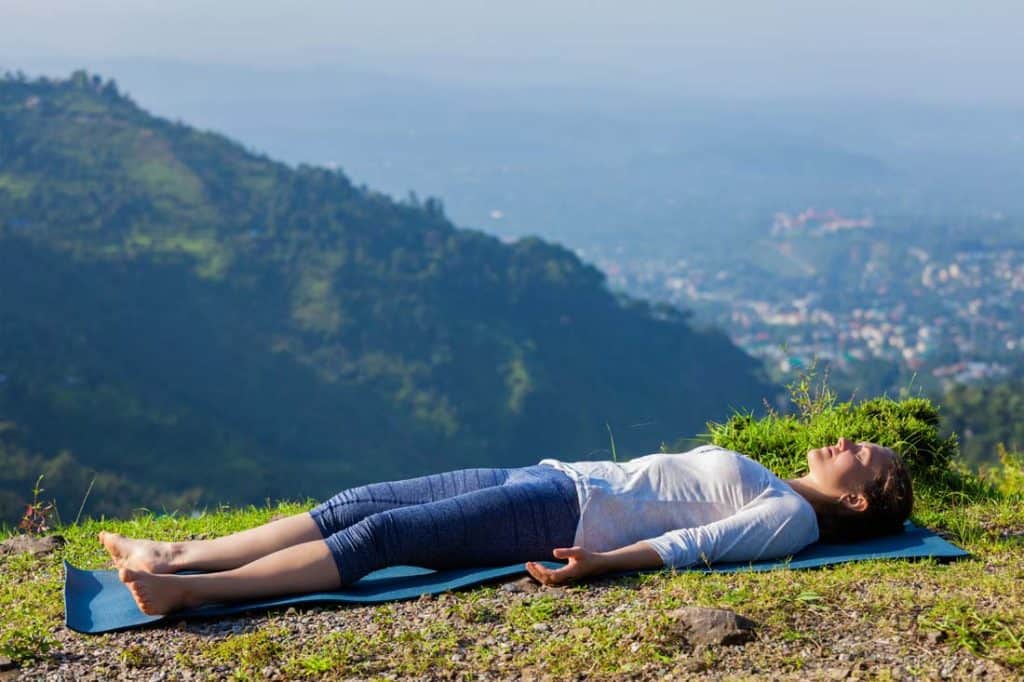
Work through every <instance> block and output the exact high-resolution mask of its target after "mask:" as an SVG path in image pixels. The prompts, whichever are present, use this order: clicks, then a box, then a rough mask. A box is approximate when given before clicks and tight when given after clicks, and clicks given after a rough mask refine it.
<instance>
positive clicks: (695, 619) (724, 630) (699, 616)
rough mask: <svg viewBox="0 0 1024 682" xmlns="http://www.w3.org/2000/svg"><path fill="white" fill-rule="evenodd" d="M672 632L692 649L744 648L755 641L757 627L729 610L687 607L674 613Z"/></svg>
mask: <svg viewBox="0 0 1024 682" xmlns="http://www.w3.org/2000/svg"><path fill="white" fill-rule="evenodd" d="M667 615H668V616H669V618H670V619H671V620H672V624H671V626H670V627H671V629H672V630H673V631H674V633H675V634H676V635H677V636H679V637H680V638H682V639H684V640H686V641H687V642H688V643H689V644H690V645H691V646H692V645H706V644H744V643H746V642H749V641H750V640H752V639H754V628H756V627H757V625H756V624H755V623H754V622H753V621H752V620H750V619H749V618H745V617H743V616H740V615H738V614H736V613H735V612H733V611H730V610H729V609H709V608H703V607H699V606H684V607H683V608H680V609H675V610H674V611H670V612H669V613H668V614H667Z"/></svg>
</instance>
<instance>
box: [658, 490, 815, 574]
mask: <svg viewBox="0 0 1024 682" xmlns="http://www.w3.org/2000/svg"><path fill="white" fill-rule="evenodd" d="M817 539H818V524H817V520H816V519H815V518H814V513H813V511H810V510H809V509H804V508H803V507H801V505H800V503H799V502H798V501H797V500H795V499H793V498H792V497H784V496H779V497H776V496H772V497H768V498H765V499H759V500H755V501H754V502H752V503H751V504H749V505H747V506H746V507H744V508H743V509H740V510H739V511H738V512H736V513H735V514H733V515H732V516H729V517H727V518H724V519H721V520H720V521H714V522H712V523H708V524H706V525H703V526H696V527H694V528H679V529H676V530H670V531H668V532H666V533H663V534H662V535H659V536H657V537H655V538H651V539H648V540H645V541H644V542H646V543H647V544H649V545H650V546H651V547H653V548H654V551H655V552H657V553H658V556H660V557H661V560H662V562H664V564H665V566H666V567H671V568H684V567H686V566H691V565H693V564H696V563H708V564H711V563H715V562H718V561H734V562H747V561H757V560H759V559H774V558H778V557H784V556H788V555H790V554H794V553H796V552H798V551H800V550H801V549H803V548H804V547H806V546H807V545H809V544H811V543H812V542H815V541H816V540H817Z"/></svg>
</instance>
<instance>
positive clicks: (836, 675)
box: [821, 668, 850, 680]
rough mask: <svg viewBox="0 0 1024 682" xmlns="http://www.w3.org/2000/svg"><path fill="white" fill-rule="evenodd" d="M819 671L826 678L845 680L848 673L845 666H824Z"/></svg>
mask: <svg viewBox="0 0 1024 682" xmlns="http://www.w3.org/2000/svg"><path fill="white" fill-rule="evenodd" d="M821 672H822V676H823V677H824V678H825V679H826V680H845V679H846V677H847V676H848V675H849V674H850V671H849V670H848V669H846V668H825V669H824V670H822V671H821Z"/></svg>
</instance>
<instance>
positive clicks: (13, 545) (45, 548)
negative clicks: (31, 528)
mask: <svg viewBox="0 0 1024 682" xmlns="http://www.w3.org/2000/svg"><path fill="white" fill-rule="evenodd" d="M63 546H64V536H63V535H44V536H42V537H39V536H36V535H15V536H14V537H13V538H8V539H6V540H4V541H3V542H0V555H3V554H24V553H26V552H27V553H29V554H33V555H35V556H43V555H44V554H49V553H50V552H53V551H55V550H58V549H60V548H61V547H63Z"/></svg>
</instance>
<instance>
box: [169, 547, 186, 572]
mask: <svg viewBox="0 0 1024 682" xmlns="http://www.w3.org/2000/svg"><path fill="white" fill-rule="evenodd" d="M190 544H191V543H190V542H189V541H185V542H168V543H167V544H166V545H165V549H166V554H165V560H166V562H167V564H168V565H169V566H170V567H171V568H173V569H174V570H176V571H177V570H182V569H183V568H186V567H187V566H188V561H189V558H188V556H189V545H190Z"/></svg>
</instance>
